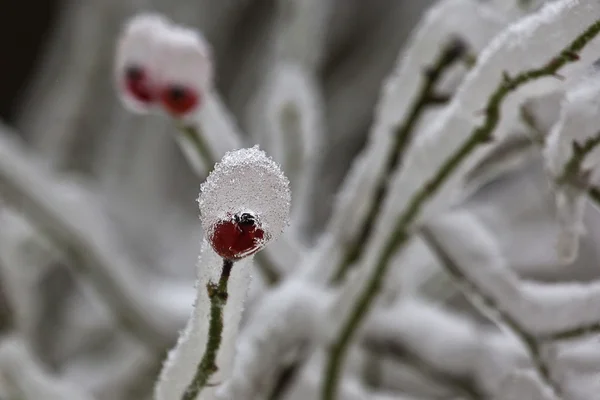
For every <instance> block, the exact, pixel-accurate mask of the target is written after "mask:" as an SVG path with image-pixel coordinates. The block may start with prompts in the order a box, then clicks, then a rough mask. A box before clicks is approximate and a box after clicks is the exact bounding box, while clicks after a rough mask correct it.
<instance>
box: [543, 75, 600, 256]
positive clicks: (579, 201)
mask: <svg viewBox="0 0 600 400" xmlns="http://www.w3.org/2000/svg"><path fill="white" fill-rule="evenodd" d="M599 98H600V79H598V76H595V75H592V76H589V77H584V78H583V79H582V82H580V83H578V84H577V85H575V87H574V88H572V89H571V90H568V91H567V93H566V95H565V98H564V101H563V104H562V109H561V115H560V118H559V120H558V122H557V123H556V125H555V126H554V128H553V129H552V131H551V132H550V134H549V136H548V140H547V141H546V146H545V148H544V156H545V159H546V164H547V168H548V170H549V172H550V174H551V175H552V178H553V180H554V182H555V191H556V205H557V214H558V220H559V223H560V225H561V232H560V236H559V239H558V244H557V247H558V254H559V256H560V257H561V260H563V261H564V262H567V263H568V262H572V261H573V260H574V259H575V257H576V256H577V253H578V249H579V237H580V236H581V234H582V231H583V210H584V207H585V203H586V199H587V197H588V196H586V193H587V192H588V190H589V188H590V185H591V184H593V183H597V182H598V180H599V178H600V174H599V171H600V169H599V168H598V165H599V162H598V161H599V159H600V158H599V157H600V149H599V148H598V145H600V132H599V131H598V124H600V118H599V117H598V111H597V110H598V107H600V100H599Z"/></svg>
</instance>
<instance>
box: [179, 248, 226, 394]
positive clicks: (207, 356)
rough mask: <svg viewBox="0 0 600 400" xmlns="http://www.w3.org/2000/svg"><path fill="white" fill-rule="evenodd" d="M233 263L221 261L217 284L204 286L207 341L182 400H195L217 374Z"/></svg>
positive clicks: (212, 283)
mask: <svg viewBox="0 0 600 400" xmlns="http://www.w3.org/2000/svg"><path fill="white" fill-rule="evenodd" d="M232 267H233V261H231V260H226V259H224V260H223V269H222V270H221V277H220V278H219V283H214V282H212V281H209V282H208V284H207V285H206V291H207V293H208V298H209V299H210V321H209V326H208V340H207V342H206V349H205V350H204V355H203V356H202V359H201V360H200V363H199V364H198V369H197V370H196V374H195V375H194V378H193V379H192V382H190V384H189V386H188V387H187V389H186V390H185V392H183V396H182V397H181V399H182V400H195V399H196V397H197V396H198V394H200V391H202V389H203V388H204V387H206V385H207V384H208V380H209V379H210V377H211V376H212V375H213V374H214V373H215V372H217V370H218V367H217V365H216V360H217V353H218V352H219V348H220V347H221V339H222V334H223V309H224V308H225V305H226V304H227V296H228V294H227V282H228V281H229V276H230V275H231V268H232Z"/></svg>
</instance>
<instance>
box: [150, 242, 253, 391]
mask: <svg viewBox="0 0 600 400" xmlns="http://www.w3.org/2000/svg"><path fill="white" fill-rule="evenodd" d="M251 264H252V257H251V256H250V257H246V258H244V259H242V260H240V261H237V262H236V263H235V264H234V265H233V269H232V271H231V276H230V278H229V283H228V293H229V296H228V298H227V304H226V305H225V309H224V311H223V335H222V342H221V347H220V349H219V352H218V354H217V360H216V364H217V366H218V368H219V370H218V371H217V372H216V373H215V374H214V375H212V376H211V381H210V383H215V382H223V381H224V380H226V379H227V378H228V377H229V376H230V374H231V373H232V367H233V357H234V354H235V341H236V338H237V334H238V330H239V323H240V320H241V316H242V311H243V309H244V301H245V299H246V295H247V292H248V287H249V285H250V279H251ZM222 266H223V260H222V259H221V257H219V255H218V254H216V253H215V252H214V251H213V250H212V248H211V247H210V245H209V244H208V242H207V241H206V240H204V242H203V243H202V250H201V253H200V258H199V261H198V267H197V271H198V280H197V282H196V289H197V295H196V296H197V297H196V301H195V304H194V311H193V312H192V315H191V318H190V319H189V320H188V323H187V326H186V328H185V330H184V331H183V332H182V333H181V336H180V337H179V339H178V341H177V345H176V346H175V348H174V349H173V350H171V351H170V352H169V355H168V356H167V359H166V361H165V363H164V366H163V370H162V372H161V374H160V377H159V379H158V382H157V385H156V388H155V392H154V399H155V400H173V399H179V398H181V395H182V394H183V392H184V391H185V388H186V387H187V386H188V385H189V383H190V382H191V381H192V378H193V376H194V373H195V372H196V367H197V366H198V363H199V362H200V359H201V358H202V355H203V354H204V351H205V348H206V342H207V339H208V324H209V313H210V299H209V298H208V294H207V291H206V285H207V284H208V282H211V281H212V282H218V280H219V277H220V274H221V269H222ZM215 398H216V397H215V388H214V387H206V388H205V389H204V390H203V391H202V393H201V394H200V396H199V399H201V400H212V399H215Z"/></svg>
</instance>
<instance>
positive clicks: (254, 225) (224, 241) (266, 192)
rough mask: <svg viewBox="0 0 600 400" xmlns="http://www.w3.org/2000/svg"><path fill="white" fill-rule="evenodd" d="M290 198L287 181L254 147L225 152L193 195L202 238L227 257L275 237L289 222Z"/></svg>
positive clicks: (246, 252) (243, 254)
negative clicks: (201, 229)
mask: <svg viewBox="0 0 600 400" xmlns="http://www.w3.org/2000/svg"><path fill="white" fill-rule="evenodd" d="M290 201H291V193H290V189H289V181H288V179H287V178H286V177H285V175H284V174H283V172H282V171H281V169H280V168H279V166H278V165H277V164H276V163H275V162H274V161H273V160H272V159H271V158H269V157H268V156H267V155H266V154H265V153H264V152H263V151H262V150H260V149H259V148H258V146H255V147H253V148H250V149H241V150H235V151H230V152H228V153H227V154H225V156H224V157H223V159H222V160H221V161H220V162H219V163H218V164H217V165H215V168H214V170H213V171H212V172H211V173H210V175H209V176H208V178H207V179H206V181H205V182H204V183H203V184H202V186H201V188H200V197H199V198H198V203H199V206H200V218H201V219H202V226H203V228H204V231H205V233H206V236H207V238H208V241H209V242H210V244H211V246H212V247H213V249H214V250H215V252H216V253H217V254H219V255H220V256H221V257H223V258H225V259H230V260H237V259H240V258H243V257H246V256H249V255H251V254H254V253H256V252H257V251H259V250H261V249H262V248H263V247H264V246H265V245H266V244H267V243H268V242H269V241H271V240H275V239H277V238H278V237H279V235H280V234H281V233H282V232H283V230H284V228H285V227H286V226H287V225H288V223H289V214H290Z"/></svg>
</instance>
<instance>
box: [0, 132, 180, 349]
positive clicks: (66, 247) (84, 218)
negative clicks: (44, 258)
mask: <svg viewBox="0 0 600 400" xmlns="http://www.w3.org/2000/svg"><path fill="white" fill-rule="evenodd" d="M9 136H11V134H10V133H7V132H3V133H2V135H0V193H2V196H3V197H4V198H5V199H7V200H9V201H10V202H12V203H14V204H16V205H18V207H19V209H21V210H23V211H24V212H25V213H26V215H27V216H28V217H29V218H30V220H31V221H32V222H33V223H34V224H35V226H36V227H37V228H39V230H40V231H41V232H42V233H43V234H45V235H46V236H47V237H48V238H49V239H50V240H51V241H54V242H55V243H56V248H57V249H61V250H62V251H64V252H65V254H66V255H67V256H68V257H69V258H71V260H72V265H73V267H74V268H75V269H76V270H77V271H78V272H80V273H81V274H83V275H89V276H90V277H91V278H92V279H90V282H91V283H92V284H93V285H94V286H95V288H96V289H97V290H98V292H99V293H100V294H101V295H102V297H103V299H104V300H105V301H106V304H107V305H108V306H109V307H110V309H111V311H112V313H113V315H114V317H115V318H116V320H117V321H119V322H120V324H121V326H122V328H123V329H124V330H126V331H128V332H129V333H131V334H132V335H133V336H134V337H136V338H138V339H140V341H141V342H142V343H145V344H146V345H148V346H149V347H150V348H152V349H156V350H158V351H161V350H162V349H164V348H166V347H167V346H168V345H169V343H170V342H171V340H172V337H173V329H172V326H173V324H172V323H173V319H172V317H171V316H170V315H168V314H167V313H165V310H163V309H161V306H160V305H159V304H157V303H156V302H154V301H153V300H152V297H151V294H150V293H147V292H146V290H145V288H144V286H143V285H142V284H141V282H139V280H138V279H137V278H136V277H134V276H132V274H133V273H134V271H139V268H135V267H133V266H132V265H130V261H129V260H126V259H125V257H124V255H123V254H121V253H120V251H119V250H118V248H117V247H116V246H115V244H114V243H111V241H110V235H109V234H108V232H106V231H105V227H104V226H102V225H101V223H100V222H96V223H94V222H92V220H90V217H91V216H92V215H93V214H90V212H92V211H93V209H90V208H91V207H88V206H93V203H91V201H90V200H89V199H86V198H82V199H81V201H82V203H81V204H77V205H76V206H75V207H73V205H72V204H71V203H70V202H69V201H68V199H67V198H65V197H64V196H62V195H61V193H60V191H57V190H56V186H55V184H56V182H57V179H56V178H55V177H54V176H52V175H50V174H49V173H47V172H45V171H43V170H42V169H41V167H38V166H37V165H36V163H35V162H33V161H32V160H31V157H30V156H29V155H27V154H26V153H25V151H24V150H23V149H22V148H21V145H20V143H18V141H17V139H16V138H11V137H9ZM85 201H90V203H89V204H88V206H86V203H85ZM98 221H102V219H101V218H99V219H98Z"/></svg>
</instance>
